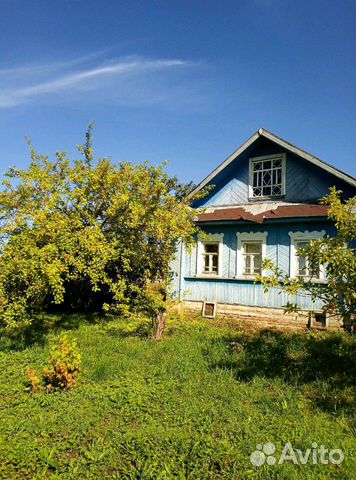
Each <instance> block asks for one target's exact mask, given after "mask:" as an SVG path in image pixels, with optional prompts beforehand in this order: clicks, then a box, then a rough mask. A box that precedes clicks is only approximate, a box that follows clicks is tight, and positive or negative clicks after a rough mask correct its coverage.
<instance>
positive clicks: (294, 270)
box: [288, 230, 326, 282]
mask: <svg viewBox="0 0 356 480" xmlns="http://www.w3.org/2000/svg"><path fill="white" fill-rule="evenodd" d="M325 233H326V232H325V230H320V231H318V230H314V231H313V232H309V231H308V230H305V231H304V232H289V233H288V235H289V236H290V239H291V243H290V258H289V276H290V277H291V278H297V277H299V275H298V257H297V250H298V248H297V246H296V244H297V243H298V242H311V241H313V240H321V239H322V238H323V237H324V235H325ZM302 278H305V279H306V280H310V279H311V280H314V281H315V282H318V281H325V280H326V271H325V265H321V266H320V275H319V278H313V277H302Z"/></svg>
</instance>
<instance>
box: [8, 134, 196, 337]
mask: <svg viewBox="0 0 356 480" xmlns="http://www.w3.org/2000/svg"><path fill="white" fill-rule="evenodd" d="M91 130H92V125H91V126H90V127H89V130H88V132H87V136H86V142H85V144H84V145H83V146H80V147H78V148H79V150H80V151H81V152H82V153H83V158H81V159H79V160H75V161H73V162H71V161H70V160H69V159H68V158H67V156H66V154H65V153H63V152H57V153H56V158H55V160H53V161H52V160H50V159H49V158H48V157H47V156H41V155H39V154H37V153H36V152H35V150H34V149H33V148H32V145H31V144H30V150H31V163H30V165H29V167H28V169H26V170H20V169H18V168H11V169H10V170H9V171H8V172H7V173H6V174H5V176H4V180H3V182H2V185H3V189H2V191H1V192H0V325H1V326H2V328H3V331H4V332H5V333H8V334H17V333H19V332H20V331H21V330H24V329H26V328H27V327H29V326H31V324H32V323H33V322H34V319H35V317H36V315H37V313H38V312H40V311H41V310H42V309H43V308H44V306H48V305H60V304H63V302H65V303H66V305H71V304H72V303H74V304H77V305H79V306H83V305H84V304H85V306H86V307H88V308H89V307H90V308H92V309H94V310H95V309H96V310H102V311H104V312H112V313H116V314H120V315H128V314H129V313H130V311H131V310H132V309H136V310H143V311H145V310H147V309H148V310H152V309H155V308H158V309H159V308H160V305H161V304H162V300H163V301H164V300H165V298H162V295H161V294H160V293H159V292H158V293H157V294H155V293H154V291H153V290H152V289H151V287H150V285H151V284H152V283H153V284H154V283H156V282H160V283H161V285H164V286H166V284H167V282H168V281H169V264H170V261H171V259H172V257H173V255H174V253H175V249H176V240H177V239H178V238H181V239H182V240H183V241H185V242H187V243H188V244H189V243H190V242H191V240H192V238H193V234H194V233H195V231H196V227H195V224H194V221H193V219H194V212H193V210H191V209H190V207H189V205H188V203H187V202H186V201H182V199H183V197H184V196H185V194H186V192H187V188H190V186H184V185H182V184H180V183H179V182H178V180H177V179H176V178H172V177H170V176H169V175H168V174H167V173H166V172H165V170H164V165H162V166H159V167H155V166H150V165H148V163H143V164H141V165H132V164H129V163H125V162H122V163H120V164H118V165H116V164H114V163H112V161H111V160H110V159H108V158H104V159H99V160H95V157H94V152H93V148H92V136H91Z"/></svg>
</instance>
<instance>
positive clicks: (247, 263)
mask: <svg viewBox="0 0 356 480" xmlns="http://www.w3.org/2000/svg"><path fill="white" fill-rule="evenodd" d="M242 252H243V253H242V255H243V257H244V270H243V274H244V275H258V274H260V273H261V265H262V242H243V243H242Z"/></svg>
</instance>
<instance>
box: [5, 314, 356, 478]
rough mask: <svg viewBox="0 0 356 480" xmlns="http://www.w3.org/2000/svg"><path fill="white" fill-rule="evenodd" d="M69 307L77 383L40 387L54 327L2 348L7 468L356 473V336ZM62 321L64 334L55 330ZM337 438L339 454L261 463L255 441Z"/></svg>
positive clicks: (47, 473)
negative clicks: (333, 458)
mask: <svg viewBox="0 0 356 480" xmlns="http://www.w3.org/2000/svg"><path fill="white" fill-rule="evenodd" d="M90 322H91V323H88V322H86V321H85V319H84V321H83V319H80V318H78V317H75V318H74V317H71V318H70V317H68V318H67V322H66V327H67V328H70V329H71V330H70V331H69V335H70V336H71V335H72V336H75V337H76V338H77V339H78V343H79V346H80V349H81V352H82V355H83V373H82V375H81V377H80V379H79V385H78V387H77V388H76V389H75V390H72V391H67V392H62V393H55V394H47V395H45V394H38V395H33V394H31V393H29V392H28V391H26V390H25V384H26V370H27V369H28V368H29V367H36V368H38V369H40V368H41V367H42V366H43V365H44V364H45V363H46V362H47V358H48V343H47V341H48V337H46V336H41V341H40V342H35V343H34V344H32V345H27V346H25V345H23V346H22V348H20V349H15V348H14V346H13V345H10V344H7V343H6V342H3V351H2V352H1V353H0V364H1V369H0V411H1V425H0V433H1V440H0V458H1V460H0V463H1V466H0V478H4V479H8V478H14V479H25V478H31V479H40V478H52V479H57V478H61V479H91V478H93V479H104V478H113V479H175V478H177V479H194V480H196V479H250V478H251V479H296V480H297V479H298V480H299V479H348V478H350V479H351V478H354V476H355V467H356V462H355V452H354V450H355V443H354V442H355V439H354V433H355V432H354V426H353V418H352V417H353V413H354V411H353V405H354V390H353V387H354V362H355V357H354V342H353V339H352V338H351V337H348V336H346V335H343V334H337V333H326V334H296V333H294V334H293V333H281V332H277V331H260V332H249V333H247V332H244V331H243V330H242V329H239V328H236V329H231V328H229V329H227V328H223V327H221V328H216V327H214V326H213V325H212V322H210V323H209V322H204V321H194V322H188V321H180V322H175V323H172V324H171V325H170V331H169V333H168V335H167V337H166V339H165V340H164V341H163V342H160V343H157V342H155V341H153V340H151V339H150V338H149V337H148V335H147V332H148V331H149V329H148V326H147V324H145V322H143V321H142V320H135V321H133V322H130V323H129V324H127V323H126V322H123V321H116V322H111V323H110V324H109V325H110V326H109V328H106V327H105V326H104V324H103V323H100V322H99V323H97V324H95V321H94V320H93V319H90ZM52 335H56V334H52ZM265 442H273V443H274V444H275V445H276V449H277V453H278V454H279V453H280V452H281V450H282V448H283V446H284V444H285V443H286V442H290V443H291V444H292V446H293V447H294V448H299V449H301V450H306V449H307V448H311V446H312V443H313V442H317V444H318V445H324V446H325V447H326V448H328V449H329V450H330V449H332V448H340V449H342V450H343V452H344V454H345V460H344V462H343V463H342V464H341V465H339V466H337V465H331V464H328V465H322V464H320V463H318V464H316V465H313V464H312V463H311V462H308V463H307V464H306V465H294V464H293V463H292V462H285V463H284V464H283V465H274V466H269V465H264V466H262V467H254V466H253V465H252V464H251V462H250V459H249V457H250V454H251V453H252V452H253V451H254V450H255V449H256V445H257V444H264V443H265Z"/></svg>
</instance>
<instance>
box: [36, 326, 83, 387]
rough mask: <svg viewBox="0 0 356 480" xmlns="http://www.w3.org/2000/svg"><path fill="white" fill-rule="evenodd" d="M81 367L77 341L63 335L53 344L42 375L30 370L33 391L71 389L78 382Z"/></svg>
mask: <svg viewBox="0 0 356 480" xmlns="http://www.w3.org/2000/svg"><path fill="white" fill-rule="evenodd" d="M80 367H81V355H80V353H79V350H78V345H77V343H76V341H74V340H72V341H70V340H69V339H68V337H67V335H62V336H61V337H60V338H59V342H58V343H53V344H52V347H51V353H50V360H49V365H48V367H46V368H44V370H43V372H42V374H41V376H40V377H39V376H38V375H37V374H36V372H35V371H34V370H31V371H29V372H28V378H29V381H30V383H31V387H32V391H33V392H39V391H41V390H46V391H47V392H51V391H53V390H69V389H71V388H73V387H75V385H76V384H77V381H78V373H79V371H80Z"/></svg>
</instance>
